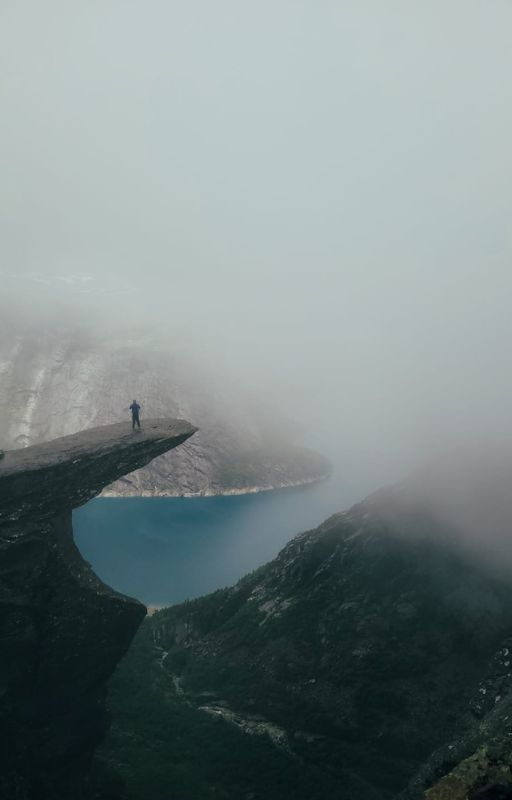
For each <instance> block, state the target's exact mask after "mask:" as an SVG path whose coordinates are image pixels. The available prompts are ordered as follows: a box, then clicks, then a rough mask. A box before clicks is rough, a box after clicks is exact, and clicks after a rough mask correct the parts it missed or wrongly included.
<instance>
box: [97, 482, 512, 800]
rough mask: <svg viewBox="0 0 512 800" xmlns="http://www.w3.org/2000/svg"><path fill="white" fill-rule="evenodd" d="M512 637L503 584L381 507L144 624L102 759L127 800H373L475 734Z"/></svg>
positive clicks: (443, 530) (417, 518) (376, 503)
mask: <svg viewBox="0 0 512 800" xmlns="http://www.w3.org/2000/svg"><path fill="white" fill-rule="evenodd" d="M511 630H512V589H511V587H510V585H509V583H508V582H506V581H505V580H501V579H499V578H498V577H493V574H492V573H491V572H490V571H489V570H488V569H487V568H485V567H484V566H483V565H482V564H479V563H478V562H477V561H476V560H472V559H470V558H469V557H468V556H465V555H463V554H462V551H461V550H460V548H459V547H458V546H456V545H455V542H454V533H453V530H452V528H451V527H449V526H447V525H446V524H445V523H441V522H440V521H439V519H436V518H435V517H433V516H432V515H431V514H430V513H428V512H427V511H425V509H424V507H423V506H422V505H421V504H415V503H406V504H404V503H403V498H402V497H401V496H400V493H396V492H391V491H390V492H388V493H382V494H380V495H378V496H375V497H374V498H372V499H371V500H370V501H365V503H362V504H360V505H358V506H356V507H354V508H353V509H352V510H351V511H349V512H346V513H344V514H338V515H336V516H334V517H332V518H330V519H329V520H327V521H326V522H325V523H324V524H323V525H321V526H320V527H319V528H317V529H316V530H314V531H310V532H307V533H304V534H301V535H299V536H298V537H296V538H295V539H294V540H293V541H292V542H290V544H289V545H288V546H287V547H285V548H284V550H283V551H282V552H281V553H280V555H279V556H278V557H277V558H276V559H275V560H274V561H272V562H271V563H270V564H268V565H266V566H265V567H262V568H261V569H260V570H258V571H256V572H255V573H253V574H251V575H249V576H247V577H246V578H244V579H243V580H242V581H240V582H239V583H238V584H237V585H236V586H235V587H233V588H231V589H226V590H222V591H218V592H215V593H214V594H212V595H209V596H208V597H205V598H201V599H199V600H196V601H193V602H189V603H185V604H182V605H180V606H176V607H173V608H170V609H166V610H162V611H160V612H158V613H156V614H155V615H154V616H153V617H151V618H148V619H147V620H146V622H145V624H144V625H143V627H142V630H141V632H140V634H139V636H138V638H137V639H136V642H135V644H134V646H133V647H132V650H131V652H130V653H129V655H128V657H127V659H126V660H125V661H124V663H123V665H122V668H121V669H120V670H118V673H117V675H116V677H115V680H114V683H113V685H112V707H113V714H114V719H115V725H114V728H113V730H112V733H111V735H110V737H109V740H108V742H107V743H106V745H105V748H104V756H106V757H107V760H108V761H109V763H111V764H112V765H113V766H116V767H117V768H118V769H119V770H120V771H121V773H122V775H123V777H124V778H125V780H126V782H127V786H128V787H129V792H130V795H129V796H130V797H132V798H139V797H150V798H162V800H163V798H179V799H180V800H188V799H189V798H204V797H210V796H211V797H221V798H230V799H231V798H233V800H234V799H235V798H237V800H239V798H247V799H248V800H259V798H262V799H263V798H265V800H271V798H281V797H283V798H284V797H290V796H295V797H298V798H311V800H314V798H316V797H322V798H335V797H336V798H339V797H340V796H342V797H343V798H344V800H375V799H376V798H381V800H386V798H391V797H394V796H395V795H396V794H397V793H398V792H399V791H400V790H402V789H403V787H405V786H406V785H407V783H408V782H409V780H410V779H411V778H412V777H413V776H414V775H415V773H416V772H417V771H418V770H419V769H420V767H421V765H422V764H424V763H425V762H427V761H428V759H429V758H430V756H431V754H432V753H433V751H435V750H437V749H438V748H439V747H440V746H441V745H442V744H443V743H446V744H448V743H449V742H450V741H451V740H452V739H453V737H455V736H458V735H459V734H460V731H461V727H462V728H464V726H466V727H468V726H470V725H471V724H472V722H471V721H472V719H473V716H472V715H474V713H477V711H476V710H475V709H474V708H473V706H472V703H473V704H474V700H473V698H474V697H475V694H478V691H479V687H480V686H481V682H482V681H483V680H486V679H487V678H489V669H490V667H489V660H490V659H491V658H492V656H493V654H494V653H495V652H496V651H497V650H499V648H500V646H501V643H502V641H503V639H504V637H506V636H507V635H509V634H510V631H511ZM491 671H492V670H491ZM493 702H494V701H493ZM445 771H446V770H445ZM441 774H442V771H441V772H439V770H438V774H437V777H439V776H440V775H441Z"/></svg>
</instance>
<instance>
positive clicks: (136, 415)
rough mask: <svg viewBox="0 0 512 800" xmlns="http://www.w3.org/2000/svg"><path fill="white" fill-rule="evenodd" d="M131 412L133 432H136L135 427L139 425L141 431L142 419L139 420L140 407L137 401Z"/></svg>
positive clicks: (133, 404)
mask: <svg viewBox="0 0 512 800" xmlns="http://www.w3.org/2000/svg"><path fill="white" fill-rule="evenodd" d="M130 411H131V412H132V431H134V430H135V425H137V427H138V429H139V430H140V419H139V411H140V406H139V404H138V403H137V401H136V400H134V401H133V403H132V404H131V406H130Z"/></svg>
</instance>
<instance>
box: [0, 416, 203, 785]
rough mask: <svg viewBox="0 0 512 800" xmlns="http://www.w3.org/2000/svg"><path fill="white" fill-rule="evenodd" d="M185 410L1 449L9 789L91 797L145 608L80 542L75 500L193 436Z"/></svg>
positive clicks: (2, 766) (0, 720)
mask: <svg viewBox="0 0 512 800" xmlns="http://www.w3.org/2000/svg"><path fill="white" fill-rule="evenodd" d="M194 432H195V428H194V427H193V426H192V425H190V424H189V423H187V422H185V421H183V420H148V421H146V424H145V427H144V430H143V431H142V432H141V433H138V432H136V433H132V431H131V425H129V424H128V423H122V424H119V425H110V426H105V427H103V428H95V429H92V430H87V431H83V432H82V433H80V434H76V435H74V436H68V437H64V438H62V439H57V440H56V441H54V442H50V443H48V444H44V445H37V446H34V447H28V448H26V449H23V450H18V451H11V452H6V453H5V456H4V458H3V459H2V460H1V461H0V741H1V742H2V746H1V748H0V797H1V798H9V800H10V799H11V798H12V799H13V800H25V798H27V800H28V799H29V798H30V800H46V798H52V799H53V798H55V800H57V798H58V800H67V799H68V798H69V799H70V800H71V798H81V797H88V796H89V795H88V791H89V790H88V787H87V783H88V778H87V775H88V769H89V765H90V760H91V756H92V753H93V751H94V748H95V747H96V745H97V743H98V741H99V740H100V739H101V737H102V734H103V732H104V730H105V727H106V725H107V719H106V714H105V706H104V697H105V691H106V682H107V680H108V678H109V676H110V675H111V673H112V672H113V670H114V668H115V666H116V664H117V662H118V661H119V659H120V658H121V656H122V655H123V654H124V653H125V651H126V649H127V647H128V645H129V644H130V642H131V640H132V637H133V636H134V634H135V631H136V630H137V628H138V626H139V624H140V622H141V621H142V619H143V617H144V615H145V612H146V610H145V608H144V606H143V605H142V604H141V603H139V602H137V601H136V600H132V599H130V598H128V597H125V596H123V595H121V594H118V593H117V592H114V591H113V590H112V589H110V588H109V587H108V586H105V585H104V584H103V583H102V582H101V581H100V580H99V579H98V578H97V577H96V576H95V575H94V573H93V572H92V570H91V569H90V567H89V565H88V564H87V563H86V562H84V560H83V559H82V557H81V555H80V553H79V552H78V550H77V548H76V547H75V545H74V542H73V534H72V526H71V510H72V509H73V508H74V507H76V506H77V505H80V504H81V503H84V502H86V501H87V500H88V499H89V498H91V497H93V496H94V495H95V494H97V493H98V492H99V491H101V489H102V488H103V487H104V486H105V484H108V483H111V481H112V480H115V479H117V478H119V477H120V476H121V475H123V474H124V473H125V472H126V471H129V470H131V469H133V468H135V467H140V466H142V465H144V464H146V463H148V462H149V461H150V460H151V459H152V458H154V457H155V456H158V455H159V454H161V453H163V452H166V451H167V450H169V449H172V448H173V447H176V446H177V445H179V444H181V443H182V442H184V441H185V440H186V439H188V438H189V437H190V436H191V435H192V434H193V433H194Z"/></svg>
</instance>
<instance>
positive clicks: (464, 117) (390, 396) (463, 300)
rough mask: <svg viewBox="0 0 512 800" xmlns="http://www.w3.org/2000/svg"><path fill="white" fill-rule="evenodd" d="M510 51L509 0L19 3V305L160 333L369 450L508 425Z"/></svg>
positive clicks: (15, 268)
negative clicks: (160, 329)
mask: <svg viewBox="0 0 512 800" xmlns="http://www.w3.org/2000/svg"><path fill="white" fill-rule="evenodd" d="M511 41H512V4H511V3H510V1H509V0H481V1H480V2H475V1H474V0H414V2H412V1H411V0H373V1H372V0H350V1H349V0H345V1H344V0H316V2H313V0H309V1H308V2H301V0H272V2H270V0H268V1H267V0H258V2H245V1H244V0H233V1H232V2H228V1H227V0H217V2H215V3H213V2H211V1H210V0H188V1H187V2H182V3H176V2H172V1H171V0H145V2H142V0H140V1H139V2H134V0H61V1H60V2H57V1H56V0H46V1H45V2H39V0H31V1H30V2H27V0H0V113H1V125H0V172H1V183H0V248H1V262H0V271H1V281H2V284H1V286H2V288H1V289H0V292H1V297H2V301H1V304H0V312H1V313H2V314H3V315H4V316H5V314H7V313H8V312H9V313H11V314H13V312H14V314H13V316H19V315H20V314H21V313H22V312H24V313H25V314H28V315H29V316H30V315H35V314H36V312H37V313H40V312H41V310H42V311H43V312H45V311H46V310H48V312H49V313H52V314H59V313H61V309H62V308H63V307H64V308H65V307H68V308H72V309H73V314H75V312H79V313H81V314H82V316H83V317H84V318H86V319H88V320H90V321H91V324H95V325H98V324H100V322H99V320H101V318H102V317H103V316H112V317H114V318H115V319H119V321H120V322H123V323H126V322H127V320H130V319H133V320H134V322H135V321H137V322H138V321H140V320H143V321H147V322H149V323H152V322H153V321H158V323H159V324H162V321H163V322H164V324H166V325H167V326H168V329H169V332H170V335H172V337H173V339H175V340H176V339H177V340H179V341H180V342H182V343H183V347H188V346H192V347H193V349H194V350H195V351H198V352H199V353H201V354H203V356H205V357H207V358H208V359H209V361H211V359H215V358H216V357H218V358H219V363H220V359H222V360H223V362H225V363H227V365H228V366H229V368H230V369H231V370H232V371H234V372H235V374H238V375H239V376H240V381H241V382H243V383H244V384H248V385H253V386H254V387H255V388H256V389H257V390H258V391H263V392H265V393H266V394H267V395H269V396H270V397H271V398H272V399H273V400H276V402H278V403H280V404H281V405H282V406H283V407H284V408H285V410H286V411H287V412H288V413H289V414H290V415H291V416H293V417H294V418H295V419H298V420H300V421H303V423H304V424H305V426H306V427H307V428H308V429H309V430H310V431H311V435H312V441H314V440H315V437H316V436H317V435H318V437H319V438H321V439H322V440H325V439H326V437H328V436H332V437H333V440H334V441H335V442H336V447H337V448H339V449H343V450H345V451H346V452H347V453H350V454H351V455H352V456H353V457H355V454H357V455H358V457H359V458H360V459H363V460H364V459H366V460H368V461H371V462H374V463H381V462H382V463H387V462H389V463H392V464H395V465H398V466H399V467H401V466H402V464H404V463H406V462H411V461H414V459H415V458H416V453H418V452H420V453H423V452H424V451H425V450H426V449H428V447H430V446H431V445H432V444H433V443H434V444H438V443H439V442H443V441H444V440H445V439H446V438H447V437H449V436H450V435H460V434H462V435H464V436H466V435H468V432H469V431H471V430H477V431H478V432H479V433H482V432H483V433H484V434H485V433H486V431H487V430H488V431H489V432H492V433H496V432H498V433H499V432H500V430H502V429H504V428H507V426H508V427H510V426H512V422H511V421H510V416H511V408H512V379H511V365H510V341H511V334H512V322H511V313H510V312H511V291H512V277H511V255H512V228H511V211H512V154H511V153H512V149H511V144H510V143H511V142H512V102H511V100H512V58H511V56H510V43H511ZM324 449H325V448H324ZM419 460H421V456H420V458H419Z"/></svg>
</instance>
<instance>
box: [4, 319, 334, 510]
mask: <svg viewBox="0 0 512 800" xmlns="http://www.w3.org/2000/svg"><path fill="white" fill-rule="evenodd" d="M106 339H107V340H108V341H105V340H103V339H101V338H100V337H99V336H98V337H95V336H94V335H93V334H91V333H90V332H88V333H84V332H81V331H79V330H69V329H66V330H60V331H59V330H56V331H53V332H48V331H46V332H45V331H40V332H38V334H37V335H36V336H29V335H25V336H17V337H16V336H13V337H12V338H11V339H9V337H3V338H2V341H1V342H0V412H1V413H0V447H3V448H4V449H5V448H7V447H11V448H14V447H23V446H26V445H32V444H36V443H40V442H44V441H49V440H52V439H54V438H56V437H58V436H64V435H67V434H71V433H74V432H76V431H80V430H84V429H86V428H91V427H93V426H96V425H105V424H109V423H114V422H118V421H121V420H123V419H127V420H129V417H130V412H129V410H128V406H129V405H130V403H131V402H132V399H133V398H134V397H135V398H137V399H138V401H139V402H140V403H141V404H142V420H144V418H145V417H149V416H152V417H153V416H157V417H185V418H186V419H192V420H194V422H195V423H196V424H197V425H198V426H199V428H200V431H199V433H198V434H197V436H194V438H193V440H191V441H190V442H189V443H187V444H186V445H185V446H184V447H181V448H180V449H179V450H177V451H175V452H173V453H169V454H165V455H162V456H160V457H159V458H157V459H155V460H154V461H153V462H152V463H151V464H150V465H149V466H147V467H145V468H143V469H139V470H137V471H136V472H135V473H130V474H127V475H124V476H123V478H122V479H121V480H117V481H116V482H115V483H114V484H113V485H111V486H110V487H109V488H108V490H107V491H106V493H107V494H109V495H142V496H152V495H169V496H173V495H212V494H223V493H228V494H229V493H240V492H246V491H255V490H262V489H271V488H277V487H284V486H295V485H300V484H303V483H309V482H312V481H316V480H320V479H321V478H324V477H326V476H327V474H328V473H329V470H330V467H329V464H328V462H327V461H326V459H324V458H322V457H321V456H320V455H318V454H317V453H314V452H312V451H310V450H307V449H305V448H301V447H298V446H296V445H294V444H293V441H292V434H291V432H290V431H289V430H287V425H286V423H285V422H284V421H283V420H277V418H276V414H275V411H272V412H268V411H264V410H263V409H262V408H261V407H260V406H259V404H257V403H255V402H254V401H253V400H252V399H251V398H250V397H247V396H246V395H245V394H244V392H243V390H242V389H241V387H240V386H236V385H231V384H230V385H228V384H227V382H226V380H225V379H223V378H222V377H221V376H220V375H219V371H220V368H217V369H214V365H212V368H211V370H210V372H209V373H208V371H207V368H206V367H205V366H204V365H203V367H201V369H200V370H198V369H196V370H194V368H193V367H192V366H191V364H190V361H189V360H188V359H187V360H186V361H184V360H183V359H182V358H180V357H179V356H178V355H176V354H172V353H171V352H170V351H169V345H167V346H166V347H165V348H164V347H162V346H161V345H158V343H156V342H155V341H153V340H150V339H148V337H147V336H145V335H143V334H141V333H140V332H139V333H138V335H134V333H133V331H132V332H130V333H129V334H126V335H124V336H122V337H120V336H117V337H116V336H114V335H113V334H109V335H108V337H106Z"/></svg>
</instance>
